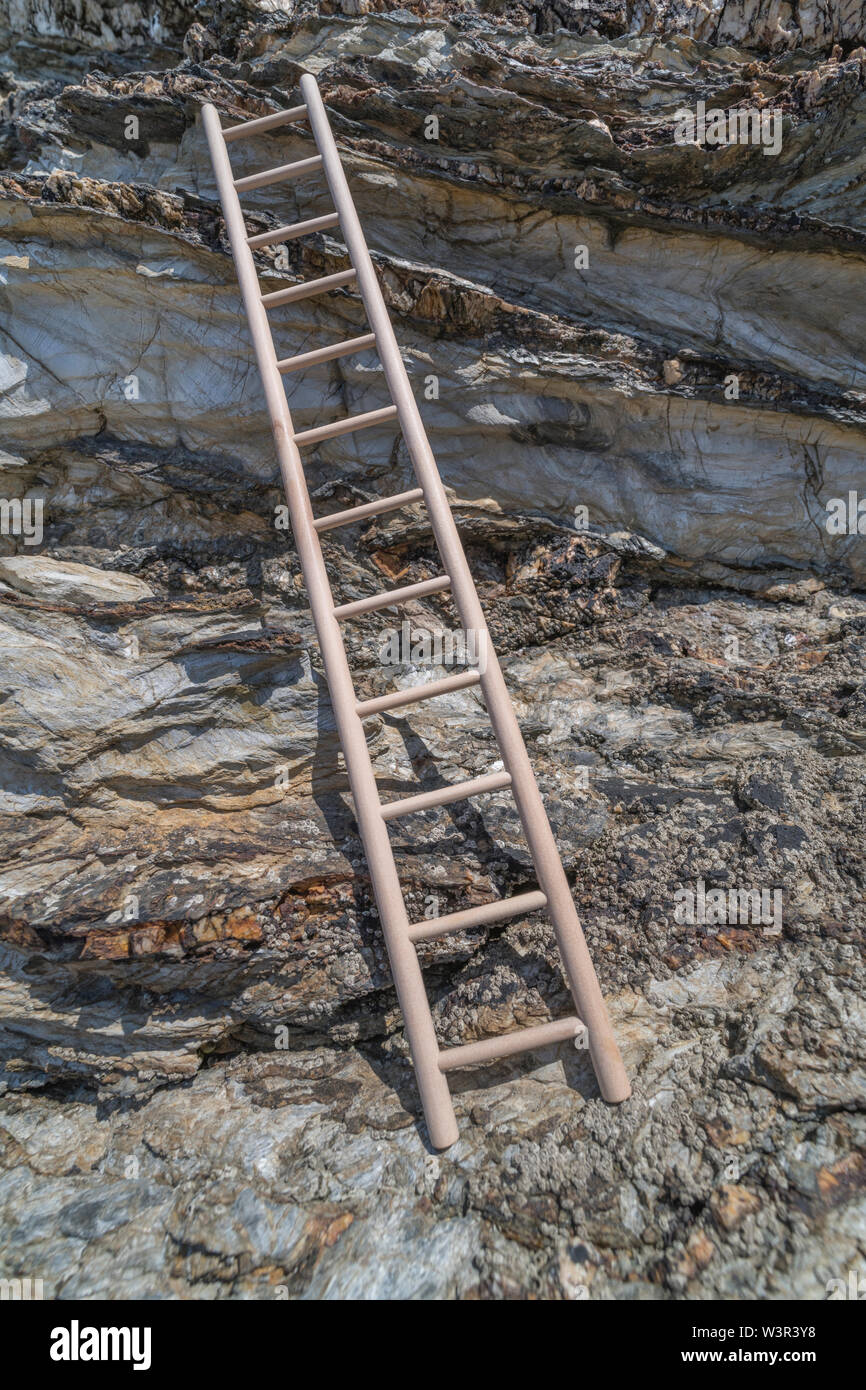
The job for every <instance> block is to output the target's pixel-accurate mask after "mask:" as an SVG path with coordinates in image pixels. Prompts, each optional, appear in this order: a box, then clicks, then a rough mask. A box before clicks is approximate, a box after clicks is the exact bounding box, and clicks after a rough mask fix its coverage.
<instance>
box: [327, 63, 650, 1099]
mask: <svg viewBox="0 0 866 1390" xmlns="http://www.w3.org/2000/svg"><path fill="white" fill-rule="evenodd" d="M300 86H301V93H302V95H303V98H304V101H305V103H306V107H307V115H308V119H309V123H310V128H311V130H312V132H313V138H314V140H315V142H316V147H317V149H318V151H319V153H320V154H321V156H322V161H323V169H324V173H325V178H326V180H327V183H328V187H329V188H330V192H331V198H332V200H333V203H334V207H335V208H336V210H337V212H338V213H339V214H340V227H341V230H342V233H343V238H344V240H345V242H346V247H347V249H348V251H349V256H350V258H351V261H352V264H353V265H354V267H355V270H356V271H357V284H358V289H359V291H360V294H361V298H362V301H363V303H364V307H365V309H366V312H367V319H368V322H369V325H370V328H371V329H372V330H373V332H374V333H375V335H376V347H377V351H378V353H379V359H380V361H381V363H382V367H383V370H384V373H385V379H386V381H387V383H388V388H389V390H390V393H391V399H392V401H393V402H394V404H395V405H396V407H397V412H398V418H399V421H400V425H401V429H402V432H403V438H404V439H405V441H406V447H407V449H408V451H409V455H410V458H411V460H412V463H413V466H414V469H415V475H416V477H417V479H418V483H419V485H420V486H421V488H422V489H423V492H424V499H425V502H426V505H427V511H428V515H429V517H430V521H431V524H432V527H433V533H434V536H435V538H436V543H437V545H438V548H439V553H440V555H441V557H442V561H443V565H444V569H445V572H446V573H447V574H448V575H449V576H450V578H451V590H452V595H453V598H454V603H455V606H456V608H457V612H458V614H459V616H460V621H461V623H462V624H463V627H464V629H465V630H474V631H475V632H477V633H478V635H479V640H480V641H485V642H486V644H487V660H486V669H485V671H484V673H483V675H482V677H481V688H482V691H483V694H484V698H485V702H486V704H487V710H488V714H489V717H490V722H491V724H492V726H493V731H494V734H495V736H496V740H497V743H498V745H499V749H500V752H501V754H502V758H503V761H504V764H505V767H506V768H507V769H508V771H509V772H510V773H511V777H512V793H513V795H514V799H515V802H516V804H517V808H518V812H519V814H520V819H521V822H522V825H523V830H524V834H525V835H526V839H527V843H528V844H529V848H530V851H531V853H532V857H533V860H534V863H535V868H536V872H537V874H538V881H539V886H540V888H541V891H542V892H543V893H544V894H545V896H546V897H547V901H548V909H549V913H550V918H551V921H552V923H553V928H554V932H555V935H556V940H557V943H558V945H559V950H560V955H561V957H562V961H563V965H564V967H565V972H566V976H567V979H568V983H569V986H570V988H571V992H572V994H573V996H574V1000H575V1003H576V1005H577V1010H578V1013H579V1014H580V1017H581V1018H582V1019H583V1021H584V1023H585V1024H586V1027H587V1031H588V1034H589V1050H590V1055H591V1057H592V1062H593V1066H594V1069H595V1073H596V1077H597V1078H598V1083H599V1087H600V1089H601V1092H602V1095H603V1096H604V1098H605V1100H608V1101H612V1102H618V1101H622V1100H625V1099H627V1098H628V1096H629V1095H630V1094H631V1087H630V1086H629V1082H628V1078H627V1076H626V1072H625V1068H624V1066H623V1063H622V1059H621V1057H620V1054H619V1049H618V1047H617V1044H616V1040H615V1038H614V1036H613V1030H612V1028H611V1025H610V1020H609V1018H608V1014H607V1008H606V1006H605V1003H604V999H603V997H602V993H601V989H600V987H599V983H598V980H597V978H596V974H595V968H594V966H593V963H592V958H591V956H590V954H589V948H588V946H587V944H586V940H585V938H584V935H583V930H582V928H581V925H580V919H579V917H578V914H577V909H576V907H575V905H574V899H573V898H572V894H571V888H570V886H569V883H568V879H567V877H566V874H565V869H564V867H563V864H562V860H561V859H560V855H559V850H558V849H557V846H556V841H555V840H554V838H553V832H552V830H551V828H550V823H549V821H548V819H547V812H546V811H545V809H544V804H543V802H542V799H541V794H540V792H539V790H538V786H537V783H536V781H535V773H534V771H533V769H532V764H531V763H530V761H529V755H528V753H527V751H526V747H525V745H524V742H523V735H522V734H521V732H520V726H519V724H518V722H517V717H516V715H515V713H514V709H513V707H512V704H511V697H510V695H509V693H508V688H507V686H506V684H505V679H504V676H503V674H502V670H501V668H500V666H499V662H498V660H497V657H496V654H495V652H494V650H493V646H492V643H491V642H490V639H489V635H487V624H486V622H485V619H484V615H483V612H482V610H481V604H480V602H479V600H478V594H477V591H476V588H475V582H474V580H473V578H472V574H471V572H470V570H469V565H468V562H467V560H466V556H465V554H464V551H463V545H462V542H461V540H460V536H459V533H458V531H457V526H456V524H455V521H454V517H453V515H452V513H451V507H450V504H449V502H448V498H447V496H446V493H445V488H444V486H443V484H442V480H441V478H440V476H439V470H438V467H437V465H436V461H435V459H434V457H433V452H432V450H431V448H430V444H429V441H428V439H427V434H426V431H425V429H424V424H423V421H422V419H421V414H420V411H419V409H418V404H417V402H416V400H415V394H414V392H413V390H412V386H411V384H410V382H409V377H408V375H407V372H406V368H405V365H404V363H403V358H402V355H401V353H400V348H399V346H398V344H397V340H396V337H395V335H394V330H393V327H392V325H391V320H390V316H389V314H388V310H387V308H386V306H385V301H384V298H383V296H382V291H381V288H380V286H379V281H378V278H377V275H376V271H375V268H374V266H373V262H372V260H371V258H370V252H369V250H368V249H367V243H366V239H365V237H364V233H363V231H362V228H361V224H360V221H359V219H358V214H357V212H356V210H355V204H354V200H353V198H352V194H351V192H350V189H349V185H348V182H347V180H346V175H345V172H344V170H343V167H342V163H341V161H340V155H339V152H338V150H337V145H336V142H335V140H334V136H333V133H332V131H331V127H330V122H329V120H328V116H327V113H326V111H325V106H324V103H323V101H322V97H321V94H320V92H319V88H318V84H317V83H316V80H315V78H314V77H313V76H312V75H311V74H309V73H305V74H304V76H303V77H302V78H301V83H300Z"/></svg>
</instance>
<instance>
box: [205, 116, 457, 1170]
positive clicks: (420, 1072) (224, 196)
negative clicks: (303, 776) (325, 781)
mask: <svg viewBox="0 0 866 1390" xmlns="http://www.w3.org/2000/svg"><path fill="white" fill-rule="evenodd" d="M202 119H203V123H204V129H205V133H206V135H207V141H208V146H209V148H210V154H211V160H212V162H213V167H214V173H215V176H216V182H217V188H218V190H219V195H220V201H221V203H222V208H223V214H224V216H225V222H226V228H227V231H228V237H229V243H230V245H231V249H232V255H233V257H234V262H235V267H236V270H237V277H238V282H239V285H240V288H241V294H242V297H243V302H244V306H245V308H246V313H247V319H248V322H249V326H250V333H251V335H252V340H253V347H254V350H255V355H256V360H257V362H258V367H259V372H260V374H261V379H262V385H263V387H264V392H265V400H266V402H267V408H268V414H269V416H270V420H271V427H272V429H273V434H274V443H275V446H276V451H277V457H278V460H279V465H280V472H281V474H282V479H283V486H284V488H285V493H286V500H287V502H288V506H289V515H290V517H291V521H292V530H293V533H294V538H295V544H296V546H297V550H298V556H299V558H300V562H301V569H302V572H303V576H304V583H305V585H306V588H307V593H308V596H309V600H310V609H311V612H312V615H313V622H314V624H315V628H316V633H317V636H318V639H319V646H320V649H321V652H322V659H323V662H324V666H325V674H326V677H327V681H328V689H329V692H330V696H331V702H332V705H333V708H334V716H335V719H336V722H337V729H338V731H339V735H340V742H341V744H342V747H343V752H344V755H345V759H346V768H347V771H348V776H349V784H350V787H351V790H352V796H353V799H354V803H355V810H356V814H357V818H358V827H359V830H360V833H361V839H362V841H363V845H364V850H365V853H366V856H367V862H368V865H369V869H370V879H371V882H372V885H373V892H374V895H375V898H376V905H377V907H378V911H379V919H380V922H381V925H382V931H383V934H384V937H385V944H386V946H387V949H388V955H389V958H390V962H391V970H392V973H393V978H394V984H395V986H396V990H397V997H398V1000H399V1003H400V1008H401V1010H402V1013H403V1019H404V1023H405V1028H406V1034H407V1037H408V1039H409V1046H410V1048H411V1051H412V1059H413V1062H414V1066H415V1071H416V1073H417V1076H418V1089H419V1092H420V1095H421V1103H422V1105H423V1107H424V1114H425V1118H426V1120H427V1128H428V1131H429V1134H430V1139H431V1142H432V1143H433V1144H434V1146H435V1147H436V1148H447V1147H448V1146H449V1145H450V1144H453V1143H454V1142H455V1140H456V1139H457V1137H458V1136H457V1121H456V1119H455V1116H454V1107H453V1105H452V1103H451V1096H450V1093H449V1090H448V1083H447V1081H446V1079H445V1077H444V1075H443V1074H442V1072H441V1071H440V1070H439V1044H438V1042H437V1039H436V1032H435V1029H434V1027H433V1017H432V1015H431V1012H430V1005H429V1001H428V999H427V994H426V991H425V988H424V979H423V976H422V973H421V967H420V964H419V961H418V956H417V953H416V950H415V947H414V945H413V944H412V942H411V940H410V938H409V921H408V917H407V913H406V905H405V903H404V901H403V892H402V888H401V886H400V879H399V875H398V873H397V866H396V864H395V862H394V855H393V851H392V848H391V842H390V838H389V835H388V828H387V825H386V823H385V821H384V819H383V817H382V814H381V803H380V801H379V793H378V789H377V786H376V778H375V775H374V772H373V766H372V763H371V761H370V755H369V752H368V750H367V742H366V739H365V737H364V729H363V724H362V722H361V719H360V716H359V715H358V713H357V710H356V703H357V697H356V695H355V690H354V686H353V684H352V677H351V672H350V670H349V663H348V659H347V656H346V650H345V647H344V645H343V638H342V634H341V631H340V626H339V622H338V621H337V619H336V618H335V617H334V603H333V596H332V594H331V588H330V584H329V582H328V576H327V571H326V569H325V563H324V560H323V558H322V550H321V545H320V542H319V537H318V534H317V532H316V530H315V527H314V524H313V512H312V506H311V504H310V497H309V493H308V491H307V486H306V481H305V479H304V472H303V467H302V464H301V456H300V454H299V452H298V449H297V446H296V445H295V443H294V428H293V425H292V418H291V413H290V411H289V406H288V401H287V399H286V394H285V390H284V387H283V379H282V377H281V375H280V373H279V371H278V369H277V356H276V351H275V348H274V343H273V339H272V337H271V330H270V325H269V323H268V318H267V313H266V310H265V308H264V306H263V304H262V296H261V291H260V289H259V280H258V274H257V272H256V268H255V262H254V260H253V256H252V252H251V251H250V248H249V246H248V245H247V236H246V228H245V225H244V220H243V213H242V211H241V206H240V201H239V199H238V195H237V191H236V189H235V184H234V179H233V177H232V171H231V165H230V162H229V157H228V150H227V148H226V145H225V141H224V140H223V136H222V130H221V128H220V119H219V115H218V113H217V111H216V108H215V107H214V106H212V105H211V104H210V103H208V104H207V105H205V106H204V107H203V108H202Z"/></svg>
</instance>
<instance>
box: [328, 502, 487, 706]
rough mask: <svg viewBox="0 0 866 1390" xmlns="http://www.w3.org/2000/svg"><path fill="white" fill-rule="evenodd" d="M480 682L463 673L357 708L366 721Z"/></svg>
mask: <svg viewBox="0 0 866 1390" xmlns="http://www.w3.org/2000/svg"><path fill="white" fill-rule="evenodd" d="M358 510H359V511H360V508H359V509H358ZM480 680H481V672H480V671H461V672H460V675H459V676H446V677H445V678H444V680H441V681H428V682H427V683H426V685H413V686H410V687H409V689H408V690H392V691H391V694H390V695H380V696H379V697H378V698H377V699H375V700H362V701H361V703H360V704H359V705H356V706H355V708H356V709H357V711H358V713H359V714H360V716H361V718H362V719H364V718H366V716H367V715H368V714H379V713H380V712H381V711H382V710H386V709H399V707H400V705H414V704H415V703H416V702H417V701H418V700H432V699H433V698H434V697H435V696H436V695H447V694H448V692H449V691H450V690H464V689H465V688H466V686H467V685H477V684H478V682H479V681H480Z"/></svg>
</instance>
